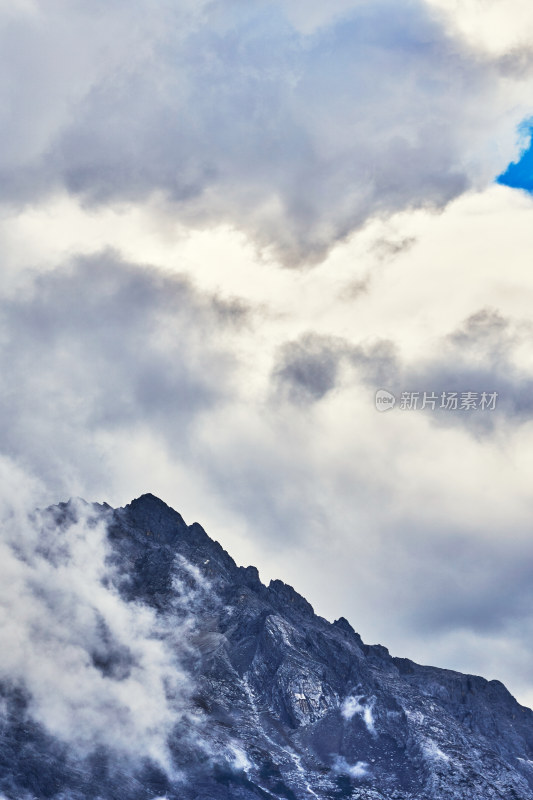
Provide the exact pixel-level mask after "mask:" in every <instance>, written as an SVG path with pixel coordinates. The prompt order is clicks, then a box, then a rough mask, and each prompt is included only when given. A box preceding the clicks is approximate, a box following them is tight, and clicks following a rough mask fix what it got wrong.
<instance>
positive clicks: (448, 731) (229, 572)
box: [0, 495, 533, 800]
mask: <svg viewBox="0 0 533 800" xmlns="http://www.w3.org/2000/svg"><path fill="white" fill-rule="evenodd" d="M90 509H91V514H94V516H95V518H99V517H103V518H104V519H105V520H106V523H107V530H108V539H109V544H110V550H109V553H110V555H109V559H110V563H111V565H112V567H113V575H114V578H113V580H114V581H115V583H116V587H117V591H118V592H120V595H121V597H122V598H124V599H125V600H126V601H127V602H128V603H137V604H140V605H142V606H148V607H150V608H151V609H153V610H155V612H156V614H157V615H159V616H161V617H162V618H164V619H165V620H166V624H167V625H169V624H170V625H171V626H172V625H174V626H176V629H178V626H179V625H180V624H182V623H183V621H184V620H189V623H188V625H187V626H185V627H183V628H182V629H183V630H184V631H185V632H184V633H183V636H185V637H186V638H187V648H186V651H185V652H186V655H185V656H184V664H185V668H186V670H187V673H188V675H189V676H190V679H191V685H192V687H193V689H192V691H191V692H190V695H189V697H188V708H187V713H186V714H185V715H182V717H180V719H179V721H177V722H176V725H175V727H174V730H173V732H172V735H171V740H170V749H171V752H172V758H173V762H174V767H175V769H176V774H178V773H179V775H180V777H179V779H174V778H172V776H170V775H169V773H168V771H167V772H166V771H165V770H163V769H162V768H161V767H160V766H158V765H156V764H154V763H151V761H150V759H149V758H148V757H147V758H146V759H145V760H144V761H143V760H141V761H140V762H139V763H138V765H137V766H136V769H135V770H134V771H133V772H132V771H131V770H129V771H128V770H122V771H121V769H120V768H117V767H116V765H112V764H111V763H110V758H109V755H108V754H107V753H106V752H105V751H102V750H98V749H95V751H94V753H92V754H90V755H89V756H87V757H86V758H85V759H84V760H83V763H81V762H76V763H74V762H73V760H72V757H71V754H70V753H69V747H68V743H65V742H59V741H57V740H56V739H54V737H52V736H51V735H50V734H49V733H48V732H47V731H46V729H45V728H43V727H42V726H40V725H39V724H38V723H37V722H35V721H34V720H33V719H32V718H31V715H30V714H29V712H28V708H29V702H30V699H31V698H29V697H28V695H27V693H25V690H24V687H21V686H17V687H15V686H13V685H2V687H1V694H2V697H1V699H2V701H3V703H4V705H5V708H6V713H5V715H4V717H3V719H1V720H0V793H1V794H3V795H4V796H5V797H6V798H9V800H18V799H19V798H29V797H31V798H39V799H40V798H57V799H58V800H59V799H60V798H74V799H77V800H82V799H85V798H114V799H116V800H122V798H124V800H126V798H127V799H128V800H129V799H130V798H131V800H137V798H163V797H164V798H167V800H178V798H179V800H226V799H227V800H229V799H230V798H231V799H233V798H235V799H236V798H242V799H243V800H252V799H253V798H265V800H266V799H267V798H286V800H305V799H306V798H319V799H320V800H334V799H335V798H339V800H340V798H359V800H371V799H372V800H415V799H416V800H492V799H493V798H494V800H496V798H498V799H501V800H529V799H530V798H533V712H532V711H530V710H529V709H527V708H524V707H522V706H521V705H519V704H518V703H517V702H516V700H515V699H514V698H513V697H512V696H511V694H510V693H509V692H508V691H507V689H506V688H505V687H504V686H503V685H502V684H501V683H499V682H498V681H487V680H485V679H483V678H480V677H476V676H473V675H462V674H460V673H458V672H453V671H450V670H443V669H437V668H435V667H425V666H419V665H418V664H415V663H413V662H412V661H410V660H408V659H405V658H393V657H392V656H391V655H390V654H389V652H388V651H387V649H386V648H385V647H382V646H379V645H377V646H369V645H366V644H364V643H363V641H362V640H361V638H360V636H359V635H358V634H357V633H356V632H355V631H354V630H353V628H352V626H351V625H350V624H349V622H348V621H347V620H345V619H344V618H341V619H338V620H336V621H335V622H334V623H329V622H328V621H326V620H325V619H322V618H321V617H319V616H317V615H315V614H314V612H313V609H312V607H311V605H310V604H309V603H308V602H307V601H306V600H305V599H304V598H303V597H301V596H300V595H299V594H298V593H297V592H296V591H295V590H294V589H293V588H292V587H290V586H287V585H286V584H284V583H282V582H281V581H272V582H271V583H270V585H269V586H264V585H263V584H262V583H261V582H260V580H259V575H258V572H257V570H256V569H255V568H254V567H247V568H243V567H238V566H237V565H236V564H235V562H234V561H233V559H232V558H231V557H230V556H229V555H228V554H227V553H226V552H225V551H224V550H223V548H222V547H221V546H220V545H219V544H218V543H217V542H215V541H213V540H212V539H210V538H209V537H208V535H207V534H206V533H205V531H204V530H203V528H202V527H201V526H200V525H198V524H196V523H195V524H193V525H190V526H188V525H186V524H185V522H184V521H183V519H182V517H181V516H180V515H179V514H178V513H177V512H175V511H173V510H172V509H171V508H169V507H168V506H166V505H165V504H164V503H163V502H162V501H160V500H158V499H157V498H156V497H154V496H152V495H143V496H142V497H141V498H139V499H137V500H134V501H133V502H132V503H131V504H130V505H128V506H126V507H125V508H121V509H112V508H110V507H109V506H107V505H105V504H104V505H97V504H95V505H93V506H91V507H90ZM47 514H48V518H49V519H52V521H53V524H55V525H57V528H58V535H68V529H69V526H70V525H71V524H72V522H73V521H74V520H75V515H76V511H75V508H74V506H73V505H72V504H69V503H67V504H60V505H59V506H55V507H53V508H51V509H48V510H47ZM59 532H61V533H59ZM103 642H104V643H103V644H102V646H101V648H100V649H99V650H98V652H95V653H94V655H93V660H94V663H95V664H96V665H97V666H98V668H99V669H100V670H101V672H102V676H103V679H105V680H120V679H121V675H122V674H125V671H127V669H128V654H127V653H124V652H122V651H121V650H120V648H116V647H114V644H113V642H112V641H107V640H104V639H103Z"/></svg>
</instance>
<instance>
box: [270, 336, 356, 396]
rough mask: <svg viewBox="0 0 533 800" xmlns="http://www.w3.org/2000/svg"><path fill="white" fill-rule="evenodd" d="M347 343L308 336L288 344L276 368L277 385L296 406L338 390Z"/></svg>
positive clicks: (327, 337)
mask: <svg viewBox="0 0 533 800" xmlns="http://www.w3.org/2000/svg"><path fill="white" fill-rule="evenodd" d="M345 351H346V344H345V342H343V341H342V339H341V340H339V339H336V338H335V337H330V336H319V335H317V334H312V333H311V334H307V335H305V336H302V337H301V338H300V339H298V340H297V341H294V342H288V343H287V344H285V345H284V346H283V347H282V349H281V353H280V354H279V359H278V363H277V365H276V367H275V369H274V375H273V377H274V381H275V382H276V384H277V386H278V387H279V388H280V389H281V390H282V391H283V392H284V393H285V394H286V395H287V396H288V397H289V399H290V400H292V401H293V402H296V403H309V402H314V401H316V400H321V399H322V398H323V397H325V395H327V394H328V393H329V392H330V391H331V390H332V389H334V388H335V386H336V383H337V377H338V373H339V366H340V362H341V360H342V358H343V357H344V355H345Z"/></svg>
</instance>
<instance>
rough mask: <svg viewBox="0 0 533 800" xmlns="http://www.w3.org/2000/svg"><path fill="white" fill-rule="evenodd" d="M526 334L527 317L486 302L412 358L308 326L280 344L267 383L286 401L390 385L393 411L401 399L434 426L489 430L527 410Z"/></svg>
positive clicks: (525, 418)
mask: <svg viewBox="0 0 533 800" xmlns="http://www.w3.org/2000/svg"><path fill="white" fill-rule="evenodd" d="M532 335H533V331H532V330H531V326H530V325H529V324H528V323H527V322H524V321H522V322H520V321H517V322H514V321H512V320H510V319H507V318H505V317H503V316H502V315H501V314H500V313H499V312H498V311H497V310H495V309H491V308H484V309H481V310H479V311H477V312H475V313H474V314H471V315H470V316H469V317H468V318H467V319H466V320H465V321H464V323H463V324H462V325H461V326H460V327H459V328H458V329H457V330H455V331H452V332H451V333H450V334H448V335H447V336H445V337H443V338H442V339H441V340H440V341H437V342H433V343H432V345H433V346H432V347H431V350H430V352H426V353H425V354H424V355H421V356H419V357H418V358H417V359H406V358H402V356H401V353H400V351H399V349H398V348H397V347H396V346H395V345H394V343H393V342H392V341H388V340H383V341H377V342H374V343H372V344H358V345H354V344H351V343H350V342H349V341H348V340H346V339H342V338H341V337H336V338H335V337H331V336H330V337H327V336H321V335H317V334H312V333H308V334H305V335H303V336H301V337H300V338H299V339H297V340H294V341H292V342H288V343H286V344H285V345H283V346H282V347H281V349H280V351H279V354H278V359H277V362H276V365H275V367H274V371H273V383H274V385H275V386H276V387H277V388H278V389H280V390H281V392H282V396H284V397H285V398H286V399H288V400H289V401H290V402H293V403H297V404H309V403H315V402H317V401H319V400H322V398H324V397H325V396H326V395H328V394H330V393H331V392H333V391H334V390H336V389H337V390H339V389H340V388H341V387H344V388H346V387H347V386H349V385H350V383H352V384H353V382H354V380H355V381H357V380H359V381H363V382H364V383H365V384H366V385H367V386H368V387H369V388H370V389H372V390H373V391H374V392H375V391H377V390H378V389H386V390H388V391H391V392H393V393H394V394H395V396H396V401H397V405H396V408H395V411H394V413H401V410H402V408H404V406H403V403H404V401H405V403H406V404H407V405H406V406H405V408H404V413H414V412H415V411H417V412H418V413H425V414H429V415H430V419H431V421H433V422H435V423H436V424H438V425H445V426H448V425H449V426H454V425H459V426H465V427H466V428H467V430H469V431H471V432H472V433H473V434H474V435H482V434H490V433H494V432H496V431H497V430H498V429H499V428H500V427H501V424H502V423H508V424H513V425H519V424H524V423H527V422H529V421H530V420H531V418H532V416H533V400H531V398H532V397H533V375H531V373H530V371H529V370H528V369H527V368H526V367H525V366H522V364H521V360H520V358H519V354H520V350H521V349H522V350H523V349H524V348H526V347H528V346H530V342H531V337H532ZM349 367H351V368H352V373H351V375H350V373H349V372H348V371H347V370H348V368H349ZM354 370H355V372H354ZM411 395H414V396H415V398H416V399H415V400H411V399H410V398H411ZM466 395H469V396H470V398H471V403H470V405H468V404H467V400H466V399H465V398H466ZM483 395H485V400H484V401H482V396H483ZM492 395H495V398H494V399H491V396H492ZM443 397H444V399H443ZM402 398H404V400H402ZM453 398H455V399H453ZM468 402H470V401H468ZM450 409H451V410H450Z"/></svg>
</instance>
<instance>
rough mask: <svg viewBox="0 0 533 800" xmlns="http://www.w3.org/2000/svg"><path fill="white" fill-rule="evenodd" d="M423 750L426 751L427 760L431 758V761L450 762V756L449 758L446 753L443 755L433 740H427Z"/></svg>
mask: <svg viewBox="0 0 533 800" xmlns="http://www.w3.org/2000/svg"><path fill="white" fill-rule="evenodd" d="M422 749H423V750H424V753H425V755H426V758H429V759H430V760H431V761H446V762H448V761H450V756H447V755H446V753H443V752H442V750H441V749H440V747H439V746H438V745H437V743H436V742H434V741H433V739H426V741H425V743H424V744H423V746H422Z"/></svg>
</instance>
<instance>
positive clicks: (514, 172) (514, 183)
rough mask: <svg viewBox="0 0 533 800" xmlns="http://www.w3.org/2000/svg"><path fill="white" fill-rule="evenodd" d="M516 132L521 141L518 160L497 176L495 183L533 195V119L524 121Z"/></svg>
mask: <svg viewBox="0 0 533 800" xmlns="http://www.w3.org/2000/svg"><path fill="white" fill-rule="evenodd" d="M518 132H519V134H520V138H521V141H523V147H522V149H521V152H520V158H519V159H518V161H513V162H511V163H510V164H509V166H508V167H507V169H506V170H505V172H502V174H501V175H498V177H497V178H496V182H497V183H502V184H503V185H504V186H510V187H511V188H513V189H524V190H525V191H526V192H531V193H532V194H533V117H530V118H529V119H527V120H524V122H522V124H521V125H520V126H519V128H518Z"/></svg>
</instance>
